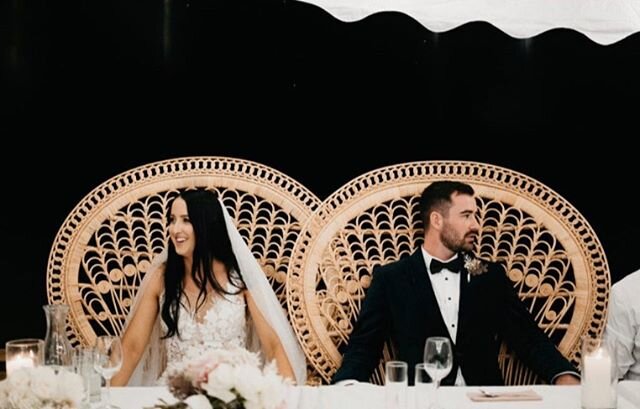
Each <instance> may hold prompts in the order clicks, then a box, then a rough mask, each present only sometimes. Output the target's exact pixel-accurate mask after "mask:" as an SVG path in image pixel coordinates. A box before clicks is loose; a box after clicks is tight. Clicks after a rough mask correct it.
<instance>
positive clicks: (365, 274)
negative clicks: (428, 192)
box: [287, 161, 609, 384]
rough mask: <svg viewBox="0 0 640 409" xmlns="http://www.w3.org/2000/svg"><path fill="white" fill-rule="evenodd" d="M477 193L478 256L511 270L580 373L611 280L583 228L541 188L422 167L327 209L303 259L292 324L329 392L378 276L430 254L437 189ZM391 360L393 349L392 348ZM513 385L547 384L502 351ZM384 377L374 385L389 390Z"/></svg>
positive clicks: (389, 175) (339, 197) (349, 187)
mask: <svg viewBox="0 0 640 409" xmlns="http://www.w3.org/2000/svg"><path fill="white" fill-rule="evenodd" d="M447 179H455V180H460V181H464V182H467V183H469V184H471V185H472V186H473V187H474V189H475V190H476V193H477V196H478V200H477V203H478V207H479V219H480V223H481V226H482V229H481V233H480V236H479V240H478V244H477V246H476V253H477V254H478V255H479V256H481V257H483V258H486V259H490V260H493V261H498V262H501V263H503V264H504V265H505V266H506V268H507V272H508V273H507V274H508V276H509V278H510V279H511V281H512V282H513V286H514V287H515V289H516V290H517V291H518V293H519V295H520V298H521V299H522V300H523V301H524V302H525V304H526V305H527V306H528V308H529V310H530V311H531V312H532V314H533V316H534V318H535V320H536V321H537V322H538V324H539V325H540V327H541V328H542V329H543V330H544V332H546V333H547V334H549V336H550V337H551V338H552V339H553V340H554V341H555V342H556V344H557V345H558V347H559V349H560V351H561V352H562V353H563V354H564V355H565V356H566V357H567V358H569V359H570V360H571V361H572V362H573V363H574V364H578V362H579V358H580V356H579V344H580V337H581V336H582V335H584V334H586V333H588V332H589V333H596V334H599V333H601V332H602V330H603V325H604V323H605V321H604V320H605V318H606V305H607V298H608V288H609V268H608V264H607V261H606V257H605V254H604V251H603V249H602V246H601V244H600V242H599V240H598V238H597V237H596V235H595V233H594V231H593V229H592V228H591V227H590V226H589V223H588V222H587V221H586V220H585V219H584V217H583V216H582V215H581V214H580V213H579V212H578V211H577V210H576V209H575V208H574V207H573V206H572V205H571V204H569V203H568V202H567V201H566V200H564V199H563V198H562V197H561V196H559V195H558V194H557V193H555V192H554V191H552V190H551V189H549V188H548V187H546V186H545V185H543V184H542V183H540V182H538V181H536V180H534V179H532V178H530V177H527V176H525V175H523V174H520V173H517V172H514V171H511V170H509V169H505V168H501V167H498V166H492V165H487V164H482V163H474V162H454V161H441V162H416V163H406V164H399V165H395V166H390V167H386V168H382V169H378V170H375V171H372V172H369V173H367V174H365V175H363V176H360V177H358V178H356V179H354V180H353V181H351V182H349V183H347V184H346V185H344V186H343V187H342V188H340V189H339V190H338V191H336V192H335V193H334V194H333V195H331V196H330V197H329V198H327V199H326V200H325V201H324V202H323V203H322V205H321V207H320V208H319V209H318V211H317V212H316V213H315V214H314V215H313V216H312V217H311V218H310V219H309V221H308V222H307V224H306V225H305V226H304V229H303V231H302V233H301V235H300V238H299V240H298V243H297V245H296V248H295V250H294V255H293V262H292V268H291V270H290V272H289V276H288V281H287V291H288V294H289V295H288V299H289V314H290V319H291V320H292V321H293V323H294V327H295V329H296V331H297V332H298V335H299V339H300V340H301V341H302V342H303V346H304V349H305V350H306V351H307V354H308V358H309V360H310V363H311V365H313V366H314V367H315V369H316V370H317V371H318V373H319V374H320V376H321V377H322V378H323V379H324V380H325V381H329V380H330V378H331V376H332V375H333V373H334V372H335V370H336V369H337V367H338V366H339V364H340V362H341V355H340V353H339V352H338V348H339V347H340V346H341V345H343V344H344V343H345V342H346V341H347V340H348V338H349V334H350V332H351V330H352V323H353V321H354V318H356V317H357V314H358V312H359V311H360V307H361V304H362V300H363V298H364V296H365V293H366V290H367V288H368V287H369V284H370V281H371V271H372V268H373V266H375V265H377V264H386V263H389V262H392V261H395V260H397V259H399V258H400V257H403V256H406V255H409V254H410V253H411V252H413V251H414V249H416V248H417V247H418V246H419V245H420V244H421V242H422V230H421V228H420V227H419V226H420V222H419V217H418V209H417V207H418V206H417V203H418V199H419V196H420V194H421V192H422V190H423V189H424V188H425V187H426V186H427V185H428V184H429V183H431V182H433V181H437V180H447ZM385 349H386V350H385V357H386V358H388V357H389V353H390V352H389V348H385ZM500 365H501V368H502V370H503V374H504V377H505V381H506V382H507V384H524V383H535V382H538V380H537V379H536V377H535V376H534V375H533V374H532V373H531V372H530V371H529V370H527V369H526V368H524V367H523V366H522V365H521V364H520V363H518V361H517V359H514V358H513V357H511V356H510V354H509V353H508V352H507V351H506V349H505V348H504V347H503V349H502V353H501V357H500ZM381 379H382V366H380V368H379V369H378V371H377V372H376V374H374V376H373V379H372V381H374V382H377V383H381Z"/></svg>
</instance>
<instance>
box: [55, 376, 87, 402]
mask: <svg viewBox="0 0 640 409" xmlns="http://www.w3.org/2000/svg"><path fill="white" fill-rule="evenodd" d="M58 386H59V388H58V399H60V400H66V401H70V402H73V403H75V404H79V403H80V402H81V401H82V398H83V397H84V380H83V379H82V377H81V376H80V375H78V374H76V373H73V372H69V371H61V372H60V373H59V374H58Z"/></svg>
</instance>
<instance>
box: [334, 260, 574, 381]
mask: <svg viewBox="0 0 640 409" xmlns="http://www.w3.org/2000/svg"><path fill="white" fill-rule="evenodd" d="M458 257H462V254H459V255H458ZM487 266H488V271H486V272H484V273H482V274H479V275H470V274H469V272H468V271H467V270H466V269H465V268H462V270H461V271H460V274H461V277H460V305H459V312H458V328H457V334H456V341H457V342H456V343H454V342H453V341H452V342H451V345H452V346H453V353H454V365H453V369H452V370H451V372H450V373H449V375H448V376H447V377H446V378H445V379H444V380H443V381H442V384H443V385H452V384H453V383H454V382H455V377H456V373H457V371H458V367H460V368H462V375H463V376H464V379H465V382H466V383H467V385H502V384H504V380H503V379H502V375H501V373H500V370H499V368H498V349H499V347H500V343H501V341H502V340H505V341H506V342H507V344H508V345H509V346H510V347H511V348H512V349H513V350H515V352H516V354H517V355H518V358H520V360H522V361H523V362H524V363H525V365H527V366H528V367H529V368H531V369H532V370H533V371H534V372H535V373H537V374H538V375H539V376H540V377H541V378H542V379H543V380H546V381H547V382H549V383H550V382H551V380H552V379H553V377H554V376H555V375H557V374H559V373H561V372H565V371H573V372H576V373H577V372H578V371H577V370H576V369H575V368H574V367H573V365H571V363H569V362H568V361H567V360H566V359H565V358H564V357H563V356H562V354H561V353H560V352H559V351H558V350H557V349H556V347H555V345H554V344H553V342H551V341H550V340H549V338H548V337H547V336H546V335H545V334H544V333H543V332H542V331H541V330H540V329H539V328H538V325H537V324H536V323H535V322H534V321H533V319H532V318H531V316H530V314H529V312H528V311H527V310H526V308H525V306H524V305H523V304H522V302H521V301H520V299H519V298H518V296H517V294H516V292H515V291H514V289H513V287H512V284H511V282H510V281H509V279H508V278H507V277H506V275H505V271H504V268H503V267H502V266H501V265H499V264H496V263H487ZM427 274H429V273H428V272H427V268H426V265H425V261H424V257H423V255H422V251H421V250H420V249H419V250H418V251H416V252H415V253H413V254H412V255H411V256H409V257H406V258H403V259H401V260H399V261H397V262H395V263H391V264H388V265H386V266H378V267H376V268H374V270H373V280H372V282H371V287H370V288H369V290H368V291H367V294H366V297H365V300H364V303H363V305H362V309H361V311H360V316H359V317H358V321H357V323H356V325H355V327H354V330H353V332H352V333H351V337H350V339H349V344H348V346H347V348H346V351H345V354H344V358H343V362H342V366H341V367H340V369H339V370H338V371H337V372H336V374H335V375H334V377H333V382H337V381H340V380H343V379H357V380H360V381H368V380H369V378H370V376H371V374H372V372H373V370H374V368H375V367H376V366H377V364H378V362H379V361H380V357H381V353H382V346H383V344H384V342H385V341H387V340H390V341H391V342H392V344H393V345H394V349H395V351H396V359H399V360H401V361H406V362H407V363H408V364H409V380H410V381H409V382H410V383H411V382H413V371H414V367H415V364H416V363H418V362H422V361H423V352H424V345H425V340H426V339H427V337H431V336H444V337H448V338H450V336H449V332H448V331H447V328H446V327H445V323H444V320H443V318H442V315H441V313H440V309H439V307H438V302H437V300H436V297H435V294H434V292H433V288H432V286H431V280H429V277H428V276H427Z"/></svg>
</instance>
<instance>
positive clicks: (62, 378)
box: [0, 366, 84, 409]
mask: <svg viewBox="0 0 640 409" xmlns="http://www.w3.org/2000/svg"><path fill="white" fill-rule="evenodd" d="M83 396H84V384H83V381H82V377H80V375H78V374H75V373H72V372H69V371H66V370H64V369H62V370H59V371H55V370H54V369H53V368H51V367H48V366H37V367H34V368H20V369H18V370H16V371H14V372H12V373H11V376H10V377H8V378H7V379H5V380H4V381H2V382H0V408H2V409H77V408H79V407H80V402H81V401H82V398H83Z"/></svg>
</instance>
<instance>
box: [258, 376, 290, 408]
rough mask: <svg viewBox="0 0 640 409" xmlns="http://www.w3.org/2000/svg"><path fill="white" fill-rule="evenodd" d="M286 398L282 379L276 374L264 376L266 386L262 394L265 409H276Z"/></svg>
mask: <svg viewBox="0 0 640 409" xmlns="http://www.w3.org/2000/svg"><path fill="white" fill-rule="evenodd" d="M284 396H285V385H284V383H283V381H282V378H281V377H280V376H279V375H278V374H276V373H275V372H267V373H266V374H265V375H264V386H263V388H262V393H261V394H260V397H261V400H262V407H263V408H264V409H276V408H277V407H278V406H280V404H281V403H282V401H283V400H284Z"/></svg>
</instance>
